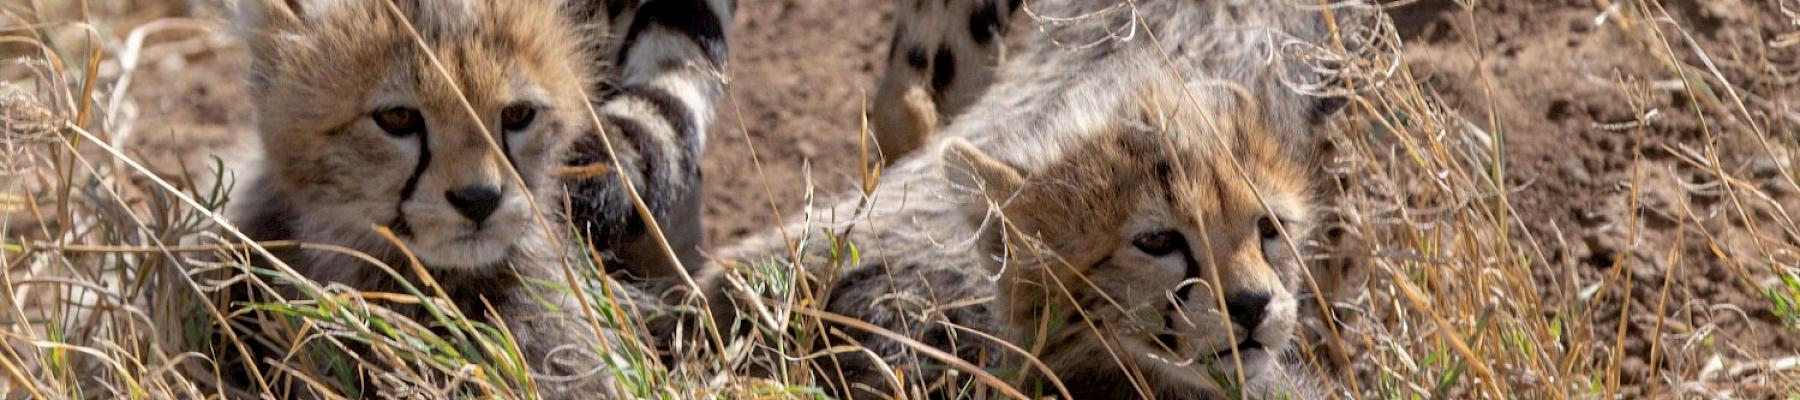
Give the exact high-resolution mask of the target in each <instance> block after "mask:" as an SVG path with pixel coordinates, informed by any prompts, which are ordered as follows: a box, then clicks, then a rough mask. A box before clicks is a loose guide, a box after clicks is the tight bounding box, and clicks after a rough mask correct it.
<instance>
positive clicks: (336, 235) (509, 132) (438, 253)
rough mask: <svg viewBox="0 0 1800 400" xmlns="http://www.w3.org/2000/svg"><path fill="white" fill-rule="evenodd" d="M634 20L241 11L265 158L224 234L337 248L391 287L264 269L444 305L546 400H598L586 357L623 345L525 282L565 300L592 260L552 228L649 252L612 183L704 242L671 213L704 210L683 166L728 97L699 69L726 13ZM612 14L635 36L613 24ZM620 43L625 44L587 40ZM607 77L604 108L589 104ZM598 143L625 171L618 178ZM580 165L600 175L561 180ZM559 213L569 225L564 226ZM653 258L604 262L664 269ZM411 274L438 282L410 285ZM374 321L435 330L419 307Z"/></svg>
mask: <svg viewBox="0 0 1800 400" xmlns="http://www.w3.org/2000/svg"><path fill="white" fill-rule="evenodd" d="M635 3H636V2H630V3H627V2H624V1H613V2H601V1H587V2H564V1H557V0H507V1H480V0H432V1H422V0H396V1H391V2H390V0H377V1H369V0H287V1H282V0H246V1H243V2H241V4H240V7H241V8H242V10H240V12H241V13H242V15H241V16H240V23H241V24H242V29H243V31H244V32H243V33H244V36H245V37H246V39H247V40H248V42H249V44H250V48H251V52H252V56H253V60H254V62H253V65H252V86H253V91H254V95H255V102H256V106H257V109H258V111H259V115H258V116H259V121H258V130H259V134H260V135H259V137H260V139H261V145H262V149H263V151H264V157H263V159H262V160H260V162H261V165H259V166H258V167H259V168H258V169H257V170H256V171H255V172H254V173H252V174H251V176H250V179H249V181H248V182H247V183H246V184H245V185H241V186H240V188H239V189H240V190H239V193H238V194H237V196H236V199H235V200H234V202H233V207H234V209H233V210H231V213H232V216H233V220H234V222H235V223H236V224H237V225H238V226H240V227H242V228H243V229H244V230H245V231H246V232H247V233H249V234H250V235H251V236H252V237H253V238H256V239H259V240H278V239H290V240H299V241H302V242H307V243H321V244H330V245H336V246H340V247H343V248H348V249H349V250H353V251H356V252H362V253H366V254H368V255H370V256H372V257H374V258H376V259H378V260H379V261H382V262H384V263H386V264H388V265H390V266H393V267H394V269H395V270H399V271H401V272H400V274H401V275H404V277H403V278H400V279H396V278H394V277H392V276H390V275H389V272H386V271H384V270H383V269H381V268H378V267H376V266H374V265H371V263H370V262H367V261H364V260H363V259H361V258H358V257H354V256H351V255H349V254H346V253H344V252H333V251H321V250H297V249H290V250H286V251H282V252H278V253H277V254H276V255H277V257H279V258H281V260H282V261H284V262H286V263H288V264H290V265H292V267H293V268H294V269H295V270H297V271H298V272H299V273H301V274H303V275H305V276H306V277H308V278H311V279H313V280H316V281H319V282H322V283H325V284H335V285H343V286H348V287H350V288H353V289H356V290H360V291H373V292H393V293H402V292H403V290H402V287H403V285H408V284H410V286H413V287H418V288H420V289H421V290H423V291H425V292H427V293H431V292H434V291H436V290H437V289H439V288H441V290H442V291H443V292H444V293H445V294H447V296H448V297H449V299H450V300H451V301H454V302H455V303H456V305H457V306H458V308H459V309H460V310H461V311H462V313H463V314H464V315H468V316H470V317H471V318H472V319H477V320H488V319H490V318H488V317H487V316H490V315H494V316H499V317H500V318H503V319H504V322H505V326H504V327H505V328H506V329H507V331H508V332H510V333H511V334H512V335H513V337H514V338H515V339H516V341H517V345H518V346H519V350H520V353H522V355H523V358H524V361H525V362H526V363H527V364H528V365H529V370H530V371H531V372H532V373H534V374H535V375H537V376H540V377H544V379H537V380H536V386H535V387H537V388H538V389H540V390H541V392H540V394H542V395H543V396H544V397H547V398H597V397H611V396H610V395H609V393H613V391H614V390H616V389H617V388H614V387H612V376H613V373H612V372H611V371H609V370H607V369H605V368H603V367H604V366H605V365H606V363H605V362H604V361H603V359H604V358H605V355H603V354H597V353H599V352H600V351H601V350H600V349H602V348H606V347H607V346H606V345H604V344H602V343H600V342H601V341H603V340H605V341H614V340H617V339H618V336H620V335H619V332H613V331H610V330H611V329H615V328H613V327H595V326H594V325H591V324H589V323H587V322H586V320H584V319H582V318H580V317H579V316H576V315H574V313H575V312H576V311H577V310H579V309H580V302H581V301H582V300H581V299H580V298H578V297H576V296H573V295H569V294H567V293H568V291H567V290H566V289H561V290H559V288H553V287H549V286H547V285H546V284H539V283H535V282H557V283H561V282H566V280H565V274H564V272H563V271H564V270H563V268H564V266H565V264H564V263H565V262H568V261H565V259H564V257H566V256H568V255H570V254H573V253H574V252H575V251H579V250H580V249H584V248H586V246H583V244H581V243H572V242H574V241H575V240H576V239H575V238H574V237H572V236H565V235H564V233H563V231H564V228H563V227H564V226H565V225H564V223H565V222H569V223H572V224H573V225H575V226H580V227H584V228H593V230H598V231H600V233H598V234H594V235H589V236H586V238H589V239H590V240H591V241H592V242H591V243H590V244H592V245H593V246H594V247H596V248H599V249H601V250H602V251H610V250H615V249H618V248H620V247H631V246H632V245H631V243H632V242H633V241H637V240H639V239H641V238H642V237H643V235H645V234H644V233H643V232H629V231H627V230H626V228H625V227H627V226H630V225H631V224H630V223H629V222H628V221H637V220H639V218H638V216H637V215H636V211H635V209H634V208H632V207H631V203H630V202H629V201H628V200H627V197H626V196H627V195H626V192H625V190H624V189H623V185H621V184H619V183H618V181H617V178H618V174H625V175H626V176H628V177H630V178H631V179H633V180H634V181H635V182H636V183H637V188H638V190H639V191H640V194H641V195H642V196H643V198H644V199H645V201H646V202H647V203H650V209H651V211H652V212H653V213H656V214H657V215H655V217H656V218H657V219H660V220H664V221H668V220H670V218H671V217H673V219H674V220H675V221H692V222H694V223H696V224H697V221H698V220H697V218H698V216H697V215H695V216H687V217H682V216H677V215H674V213H675V212H674V211H673V210H671V209H672V208H675V207H677V205H679V204H683V203H685V202H690V199H692V198H694V197H696V196H697V192H698V190H697V179H698V172H697V171H696V168H691V166H693V165H697V160H696V158H697V157H698V154H699V152H700V147H701V146H702V140H703V139H704V137H703V136H701V133H703V132H704V130H705V127H706V124H707V122H709V121H710V118H711V115H712V112H711V107H712V105H713V103H714V102H716V101H717V100H718V99H719V98H720V97H721V94H722V91H723V88H722V82H720V81H719V80H718V79H717V78H716V75H713V74H708V73H706V71H705V70H706V69H707V68H716V67H717V65H716V63H718V62H722V58H723V57H724V48H723V45H724V43H723V35H724V33H723V28H722V26H723V24H722V21H729V20H730V19H729V12H730V11H729V6H727V5H726V4H727V1H725V0H671V1H662V2H657V3H655V4H651V5H633V4H635ZM390 7H393V8H390ZM623 16H631V18H635V20H634V21H631V22H632V23H630V24H628V25H627V24H617V23H613V22H612V21H611V19H612V18H624V17H623ZM614 26H617V27H621V28H624V27H629V28H628V29H619V30H617V31H615V30H614V29H612V28H611V27H614ZM415 33H416V35H417V37H415V36H414V35H415ZM619 33H622V34H623V35H622V36H623V37H624V38H626V39H625V40H623V41H621V42H619V43H616V44H615V43H605V44H603V43H602V42H601V41H600V40H598V39H599V38H604V37H613V36H614V35H615V34H619ZM421 46H423V47H424V48H421ZM427 51H429V52H430V54H428V53H427ZM609 51H611V52H617V53H618V54H619V56H617V57H616V59H617V64H616V71H613V72H609V71H608V70H607V69H606V68H603V66H614V65H613V64H611V63H610V62H601V61H600V60H611V59H614V56H612V55H607V54H605V53H606V52H609ZM432 54H434V55H432ZM615 73H616V74H617V75H616V76H615V75H612V74H615ZM601 81H605V82H607V83H608V84H610V85H611V86H610V87H609V88H608V90H607V92H608V93H609V97H606V98H594V99H590V97H589V95H588V92H589V89H598V88H600V86H601V85H599V82H601ZM590 101H594V102H595V103H594V104H593V106H592V108H593V109H597V110H598V114H599V115H598V120H596V117H595V116H594V114H590V113H589V109H590V108H589V102H590ZM596 122H598V123H599V124H601V125H600V126H596V125H595V123H596ZM602 134H604V135H608V136H607V137H608V138H609V139H610V140H611V141H612V143H615V144H616V146H617V147H618V152H617V154H618V155H619V158H620V164H622V165H623V167H624V169H623V170H613V169H611V167H613V165H614V164H613V163H612V162H610V161H611V160H609V159H607V158H606V154H608V153H605V152H603V150H601V149H600V146H599V145H598V143H599V140H598V139H599V138H600V137H601V136H600V135H602ZM565 160H576V161H579V162H577V164H579V165H574V166H569V165H564V164H565ZM593 166H603V167H593ZM565 167H572V168H565ZM582 168H586V169H589V170H596V171H598V172H595V173H593V174H589V175H595V176H571V175H569V174H566V173H558V172H559V171H567V170H570V169H582ZM515 171H516V174H517V175H516V178H515V176H514V175H513V174H514V172H515ZM565 195H567V196H566V197H565ZM570 197H572V198H573V201H572V203H573V206H574V208H575V209H574V210H573V211H572V212H565V211H564V207H562V204H564V201H565V198H570ZM534 201H535V202H534ZM565 215H571V218H573V220H565V219H562V217H563V216H565ZM665 223H667V222H665ZM590 225H595V226H590ZM693 226H694V227H695V229H693V231H694V233H693V235H699V233H698V229H697V225H693ZM377 227H386V228H388V229H390V230H391V232H392V233H393V236H394V237H395V238H396V239H397V240H398V242H399V244H401V245H403V247H404V249H405V250H406V251H402V249H403V248H402V246H395V245H394V243H390V241H389V240H388V239H386V238H385V237H384V236H382V235H381V234H380V233H379V231H378V230H377V229H376V228H377ZM683 230H686V229H683ZM607 232H610V233H607ZM696 250H697V249H696ZM626 251H627V252H629V250H626ZM677 252H678V253H685V252H684V251H682V250H679V249H678V250H677ZM663 254H664V253H663V252H656V253H655V255H654V256H655V257H654V258H651V259H634V258H631V257H630V256H628V255H621V256H620V257H621V258H619V259H616V260H613V261H617V260H623V261H624V262H623V263H624V264H626V265H625V266H624V267H625V268H621V269H631V267H636V266H644V265H663V267H656V268H647V269H651V270H653V269H657V268H662V269H668V266H673V265H678V264H675V263H674V262H673V261H672V260H669V258H668V257H664V256H663ZM413 257H416V260H417V261H418V262H419V263H420V264H422V266H423V270H424V271H426V272H428V273H429V275H430V276H431V278H432V279H425V277H423V276H419V275H417V274H415V273H413V271H414V270H413V269H412V268H409V267H410V265H411V262H412V260H413ZM635 261H642V262H641V263H640V262H635ZM615 267H617V265H616V264H615ZM650 272H655V271H650ZM663 273H664V274H669V272H663ZM648 275H655V274H654V273H651V274H648ZM405 281H410V282H405ZM434 286H435V287H434ZM293 292H296V291H290V292H289V293H286V295H287V296H288V297H289V298H294V297H296V295H297V294H298V293H293ZM619 293H620V295H621V296H627V297H636V298H637V300H638V301H637V303H639V304H640V305H641V306H643V307H651V304H649V303H650V301H649V299H652V298H654V296H648V295H647V293H645V292H644V291H641V290H638V289H637V288H634V287H624V288H621V289H620V290H619ZM387 305H389V306H391V308H394V309H396V310H399V311H400V312H402V313H406V314H408V315H410V316H411V317H413V318H414V319H416V320H418V321H419V322H421V323H431V322H432V321H435V320H434V319H432V318H429V315H428V314H427V313H426V312H425V311H424V310H422V309H421V308H419V307H408V306H405V305H400V304H387ZM490 307H491V308H490ZM489 322H498V321H489ZM595 329H601V330H603V331H600V332H596V331H595ZM257 361H258V362H262V361H264V360H257ZM359 367H368V366H359ZM399 384H403V385H404V384H412V385H421V386H425V385H432V384H433V383H431V382H401V383H399ZM397 393H400V394H402V395H404V393H407V392H406V391H405V390H400V391H398V392H397ZM382 394H383V395H387V394H389V393H385V392H383V393H382Z"/></svg>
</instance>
